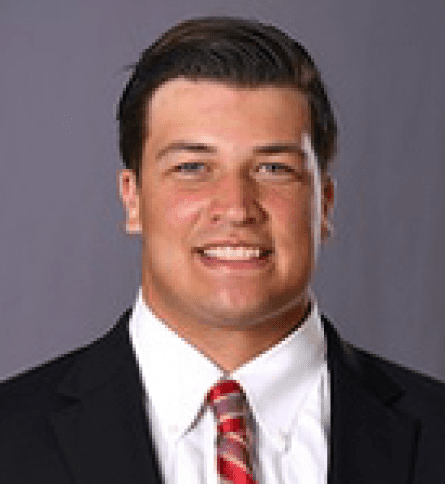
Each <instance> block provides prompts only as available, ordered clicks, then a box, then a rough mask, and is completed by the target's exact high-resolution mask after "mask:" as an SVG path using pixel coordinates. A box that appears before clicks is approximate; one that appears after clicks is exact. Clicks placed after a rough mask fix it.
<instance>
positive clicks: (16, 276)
mask: <svg viewBox="0 0 445 484" xmlns="http://www.w3.org/2000/svg"><path fill="white" fill-rule="evenodd" d="M204 14H205V15H207V14H212V15H218V14H230V15H242V16H247V17H254V18H257V19H259V20H262V21H264V22H269V23H273V24H276V25H278V26H279V27H281V28H282V29H284V30H285V31H287V32H288V33H290V34H292V35H293V36H294V37H296V38H297V39H299V40H300V41H302V43H303V44H304V45H305V46H306V47H307V48H308V49H309V51H310V52H311V53H312V54H313V56H314V58H315V60H316V63H317V64H318V65H319V67H320V69H321V71H322V73H323V75H324V78H325V80H326V84H327V86H328V89H329V92H330V95H331V98H332V100H333V103H334V106H335V108H336V110H337V114H338V119H339V126H340V130H341V139H340V155H339V157H338V159H337V161H336V169H335V171H334V175H335V177H336V178H337V183H338V185H337V197H338V198H337V205H336V210H335V225H336V235H335V237H334V238H333V239H332V240H331V241H330V243H329V244H328V245H327V246H326V248H325V249H324V251H323V255H322V259H321V261H320V268H319V271H318V274H317V277H316V283H315V287H316V293H317V295H318V298H319V301H320V305H321V307H322V310H323V311H324V312H325V313H326V314H327V315H328V316H330V317H331V318H332V319H333V320H334V321H335V323H336V325H337V327H338V328H339V329H340V331H341V334H342V335H343V336H344V337H345V338H346V339H349V340H351V341H352V342H354V343H356V344H358V345H360V346H363V347H366V348H367V349H369V350H370V351H372V352H374V353H379V354H382V355H384V356H386V357H387V358H390V359H392V360H394V361H397V362H400V363H402V364H404V365H406V366H409V367H412V368H415V369H417V370H419V371H422V372H425V373H428V374H430V375H432V376H435V377H436V378H439V379H441V380H445V348H444V346H445V345H444V342H445V318H444V299H443V294H444V290H445V264H444V259H443V247H444V245H445V196H444V185H445V183H444V180H445V164H444V149H445V143H444V132H445V131H444V128H445V115H444V113H445V96H444V94H443V87H442V86H443V84H444V79H445V63H444V56H445V34H444V29H443V23H444V20H445V3H443V2H442V1H440V0H438V1H432V0H424V1H422V2H420V1H417V0H381V1H377V0H336V1H335V2H334V1H332V0H304V1H303V0H302V1H298V0H273V1H272V0H261V1H248V0H242V1H240V0H224V1H222V0H221V1H217V0H211V1H209V0H182V1H180V0H175V1H158V0H156V1H148V0H145V1H142V0H88V1H86V0H84V1H74V0H73V1H69V0H40V1H38V2H36V1H33V0H14V1H13V0H2V3H0V85H1V93H0V110H1V111H0V143H1V144H0V146H1V176H0V204H1V211H0V213H1V215H0V217H1V218H0V222H1V225H0V227H1V239H0V240H1V245H0V247H1V252H0V271H1V279H0V285H1V286H0V308H1V328H0V377H6V376H8V375H11V374H13V373H16V372H18V371H21V370H23V369H25V368H27V367H31V366H33V365H36V364H38V363H40V362H43V361H44V360H47V359H49V358H51V357H54V356H56V355H58V354H60V353H63V352H65V351H67V350H70V349H73V348H74V347H76V346H78V345H81V344H83V343H86V342H88V341H90V340H91V339H93V338H95V337H97V336H99V335H100V334H102V333H104V332H105V330H106V329H107V328H109V327H110V326H111V325H112V324H113V323H114V321H115V320H116V318H117V317H118V316H119V315H120V314H121V313H122V312H123V311H124V309H125V308H126V307H127V306H129V305H130V304H131V303H132V302H133V300H134V297H135V294H136V290H137V286H138V284H139V277H140V271H139V241H138V240H137V239H135V238H129V237H126V236H125V235H124V234H123V233H122V230H121V229H120V228H119V224H120V222H121V221H122V220H123V212H122V210H121V207H120V204H119V202H118V200H117V197H116V184H115V177H116V172H117V170H118V169H119V168H120V166H121V165H120V161H119V157H118V152H117V137H116V123H115V121H114V110H113V105H114V104H115V103H116V101H117V99H118V97H119V95H120V93H121V90H122V88H123V85H124V82H125V80H126V74H125V73H124V71H123V69H122V67H123V66H124V65H126V64H128V63H130V62H134V61H136V60H137V58H138V54H139V53H140V51H141V50H142V49H143V48H145V47H147V46H148V45H149V44H150V43H151V42H152V41H153V40H154V39H155V37H157V36H158V35H159V34H160V33H162V32H163V31H164V30H165V29H166V28H168V27H170V26H171V25H172V24H174V23H176V22H178V21H179V20H182V19H185V18H189V17H191V16H195V15H204Z"/></svg>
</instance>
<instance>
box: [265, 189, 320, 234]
mask: <svg viewBox="0 0 445 484" xmlns="http://www.w3.org/2000/svg"><path fill="white" fill-rule="evenodd" d="M268 206H269V210H268V211H269V213H270V214H271V216H272V223H273V225H274V226H275V229H276V231H277V232H282V234H283V236H284V237H285V238H286V239H287V238H294V237H295V236H296V234H298V233H301V232H304V233H306V232H307V230H308V227H309V226H310V224H311V212H312V210H311V201H310V199H309V197H308V196H306V195H304V194H302V193H301V194H299V193H297V194H295V193H293V194H287V195H286V194H282V193H281V194H279V193H274V194H271V195H270V196H269V197H268Z"/></svg>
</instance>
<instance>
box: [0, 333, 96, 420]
mask: <svg viewBox="0 0 445 484" xmlns="http://www.w3.org/2000/svg"><path fill="white" fill-rule="evenodd" d="M95 344H97V341H94V342H92V343H89V344H87V345H85V346H83V347H81V348H78V349H75V350H73V351H70V352H69V353H66V354H64V355H61V356H58V357H56V358H54V359H52V360H50V361H47V362H45V363H43V364H41V365H38V366H36V367H34V368H31V369H28V370H26V371H24V372H22V373H19V374H18V375H14V376H12V377H10V378H9V379H7V380H5V381H3V382H1V383H0V421H2V420H3V419H5V418H8V417H10V416H11V415H12V414H15V415H19V414H23V413H26V412H28V411H30V410H31V409H32V412H33V413H38V412H39V411H41V410H44V409H48V410H49V411H51V410H52V409H53V408H57V402H58V399H57V398H55V395H56V390H57V387H58V386H59V384H60V382H61V381H62V380H63V379H64V377H65V375H67V374H68V372H69V371H70V369H71V368H72V367H73V365H74V364H75V362H76V361H78V360H79V359H81V358H82V357H83V355H85V353H87V352H88V351H89V349H90V348H91V347H94V345H95Z"/></svg>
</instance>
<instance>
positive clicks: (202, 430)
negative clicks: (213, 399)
mask: <svg viewBox="0 0 445 484" xmlns="http://www.w3.org/2000/svg"><path fill="white" fill-rule="evenodd" d="M129 330H130V339H131V342H132V345H133V347H134V351H135V354H136V358H137V361H138V364H139V367H140V371H141V376H142V382H143V385H144V389H145V393H146V395H147V400H146V408H147V414H148V415H147V416H148V419H149V421H150V425H151V435H152V438H153V441H154V444H155V448H156V450H157V456H158V462H159V463H160V468H161V472H162V474H163V477H164V482H165V484H185V483H187V484H204V483H205V484H217V474H216V466H215V454H216V445H215V439H216V429H215V420H214V415H213V413H212V411H211V409H210V408H209V407H208V405H206V406H205V405H204V400H205V396H206V394H207V392H208V390H209V389H210V388H211V387H212V386H213V385H214V384H215V383H216V382H217V381H218V380H219V379H221V378H222V377H223V375H224V374H223V372H222V370H221V369H219V368H218V367H217V366H216V365H215V364H214V363H213V362H212V361H210V360H209V359H208V358H207V357H206V356H204V355H203V354H202V353H201V352H199V351H198V350H197V349H196V348H195V347H194V346H192V345H191V344H190V343H188V342H187V341H185V340H184V339H182V338H181V337H179V336H178V335H177V334H176V333H175V332H174V331H173V330H171V329H170V328H169V327H168V326H167V325H166V324H165V323H164V322H162V321H161V320H160V319H159V318H158V317H157V316H155V315H154V314H153V312H152V311H151V310H150V308H149V307H148V306H147V305H146V304H145V302H144V301H143V298H142V290H141V289H139V294H138V296H137V299H136V303H135V305H134V310H133V313H132V315H131V318H130V323H129ZM230 378H232V379H234V380H236V381H238V382H239V383H240V384H241V386H242V387H243V389H244V391H245V393H246V396H247V400H248V402H249V405H250V407H251V409H252V412H253V416H254V418H255V422H256V429H255V432H256V435H257V441H258V449H257V452H258V468H257V470H256V476H255V477H256V478H257V480H258V482H259V484H291V483H292V484H299V483H301V484H303V483H304V484H326V483H327V470H328V442H329V428H330V386H329V375H328V368H327V360H326V344H325V338H324V333H323V329H322V324H321V320H320V316H319V314H318V308H317V304H316V302H315V301H314V300H313V301H312V309H311V313H310V315H309V316H308V317H307V319H306V321H305V322H304V324H303V325H302V326H300V328H299V329H298V330H296V331H293V332H292V333H291V334H289V335H288V336H287V337H286V338H285V339H284V340H282V341H281V342H279V343H278V344H276V345H274V346H273V347H272V348H270V349H269V350H267V351H266V352H264V353H262V354H261V355H259V356H257V357H256V358H254V359H253V360H251V361H249V362H248V363H246V364H245V365H243V366H242V367H240V368H238V369H237V370H235V371H234V372H232V373H231V374H230Z"/></svg>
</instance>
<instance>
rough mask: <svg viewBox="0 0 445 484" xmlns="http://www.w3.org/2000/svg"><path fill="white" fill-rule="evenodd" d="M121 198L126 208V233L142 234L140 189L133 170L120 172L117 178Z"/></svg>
mask: <svg viewBox="0 0 445 484" xmlns="http://www.w3.org/2000/svg"><path fill="white" fill-rule="evenodd" d="M117 185H118V190H119V198H120V199H121V201H122V204H123V206H124V208H125V231H126V232H127V234H140V233H141V232H142V224H141V218H140V215H141V214H140V200H139V188H138V184H137V181H136V174H135V172H134V171H133V170H128V169H125V170H120V171H119V173H118V176H117Z"/></svg>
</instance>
